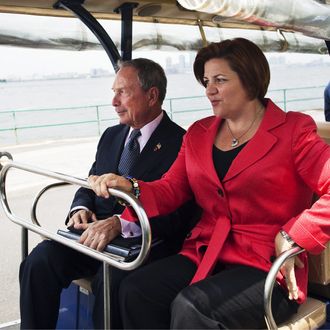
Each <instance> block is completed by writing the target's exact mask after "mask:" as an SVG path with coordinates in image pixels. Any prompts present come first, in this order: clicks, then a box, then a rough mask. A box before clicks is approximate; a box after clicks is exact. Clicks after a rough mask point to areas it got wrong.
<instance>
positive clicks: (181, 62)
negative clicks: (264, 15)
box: [0, 46, 330, 80]
mask: <svg viewBox="0 0 330 330" xmlns="http://www.w3.org/2000/svg"><path fill="white" fill-rule="evenodd" d="M0 52H1V55H0V56H1V61H0V79H9V80H11V79H14V80H17V79H33V78H40V77H44V76H47V75H56V74H71V75H73V74H78V75H79V74H93V71H95V70H96V71H102V70H104V71H108V72H109V73H110V74H111V73H114V71H113V68H112V65H111V62H110V60H109V58H108V56H107V54H106V53H105V51H102V50H89V51H64V50H44V49H42V50H38V49H29V48H18V47H5V46H0ZM266 56H267V58H268V60H269V62H270V63H275V62H281V63H287V64H294V63H313V62H315V61H324V62H325V63H329V64H330V56H327V55H318V54H297V53H266ZM134 57H148V58H151V59H153V60H155V61H157V62H159V64H161V65H162V66H163V67H164V69H166V70H167V71H168V72H169V73H177V72H179V73H180V72H183V71H191V69H192V63H193V60H194V57H195V52H188V51H181V52H180V51H167V52H165V51H156V50H152V51H136V52H133V58H134Z"/></svg>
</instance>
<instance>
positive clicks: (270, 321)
mask: <svg viewBox="0 0 330 330" xmlns="http://www.w3.org/2000/svg"><path fill="white" fill-rule="evenodd" d="M304 251H305V249H303V248H301V247H300V246H295V247H292V248H291V249H289V250H287V251H284V252H283V253H281V254H280V255H279V256H278V257H277V258H276V259H275V261H274V263H273V265H272V267H271V268H270V270H269V272H268V275H267V277H266V282H265V289H264V309H265V321H266V325H267V328H268V329H269V330H277V324H276V322H275V320H274V317H273V313H272V295H273V288H274V285H275V281H276V275H277V273H278V272H279V270H280V269H281V267H282V265H283V264H284V263H285V261H287V260H288V259H290V258H293V257H295V256H296V255H298V254H300V253H302V252H304Z"/></svg>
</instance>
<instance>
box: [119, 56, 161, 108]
mask: <svg viewBox="0 0 330 330" xmlns="http://www.w3.org/2000/svg"><path fill="white" fill-rule="evenodd" d="M118 67H119V69H121V68H125V67H133V68H135V69H136V70H137V72H138V79H139V81H140V84H141V88H142V89H143V90H144V91H147V90H149V89H150V88H151V87H156V88H157V89H158V91H159V97H158V100H159V103H160V104H163V101H164V99H165V95H166V86H167V79H166V75H165V72H164V70H163V68H162V67H161V66H160V65H159V64H158V63H156V62H154V61H152V60H149V59H147V58H135V59H133V60H129V61H119V62H118Z"/></svg>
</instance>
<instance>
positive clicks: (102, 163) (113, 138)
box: [71, 112, 197, 253]
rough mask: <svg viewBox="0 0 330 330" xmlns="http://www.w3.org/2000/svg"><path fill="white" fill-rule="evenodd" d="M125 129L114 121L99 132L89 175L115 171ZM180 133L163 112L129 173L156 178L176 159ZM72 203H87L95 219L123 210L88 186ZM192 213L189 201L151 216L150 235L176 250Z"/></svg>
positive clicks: (181, 134)
mask: <svg viewBox="0 0 330 330" xmlns="http://www.w3.org/2000/svg"><path fill="white" fill-rule="evenodd" d="M128 132H129V127H128V126H126V125H116V126H113V127H110V128H108V129H107V130H106V131H105V132H104V133H103V135H102V137H101V139H100V141H99V144H98V147H97V152H96V158H95V162H94V163H93V166H92V168H91V169H90V172H89V175H102V174H104V173H110V172H111V173H117V168H118V163H119V160H120V156H121V153H122V150H123V147H124V142H125V139H126V136H127V134H128ZM184 134H185V130H184V129H183V128H181V127H180V126H178V125H177V124H175V123H174V122H173V121H171V120H170V118H169V117H168V116H167V114H166V112H164V117H163V119H162V121H161V122H160V124H159V125H158V127H157V128H156V129H155V131H154V132H153V134H152V135H151V137H150V139H149V141H148V142H147V144H146V146H145V147H144V148H143V150H142V152H141V155H140V158H139V160H138V164H137V166H136V167H135V169H134V172H133V173H132V176H133V177H135V178H138V179H141V180H144V181H154V180H157V179H159V178H160V177H161V176H162V175H163V174H164V173H165V172H166V171H167V170H168V169H169V168H170V166H171V165H172V163H173V161H174V160H175V159H176V157H177V154H178V152H179V150H180V147H181V143H182V138H183V135H184ZM76 206H85V207H87V208H88V209H89V210H91V211H93V212H94V213H95V214H96V217H97V218H98V219H104V218H108V217H110V216H111V215H113V214H121V213H122V211H123V207H122V206H121V205H120V204H119V203H118V202H117V201H116V198H114V197H110V199H104V198H101V197H97V196H96V195H95V194H94V192H93V191H92V190H90V189H86V188H80V189H79V190H78V191H77V193H76V194H75V197H74V200H73V203H72V205H71V209H72V208H73V207H76ZM196 214H197V212H196V208H195V204H194V203H193V202H189V203H187V204H186V205H184V206H183V207H181V208H180V209H179V210H177V211H176V212H174V213H172V214H171V215H169V216H164V217H157V218H154V219H152V220H151V221H150V224H151V230H152V234H153V237H160V238H163V239H165V240H167V241H168V242H169V244H170V245H171V249H173V253H174V252H176V250H177V249H179V248H180V246H181V243H182V241H183V239H184V237H185V236H186V235H187V233H188V232H189V230H190V229H191V227H192V226H193V225H194V224H195V219H196ZM164 220H165V221H164Z"/></svg>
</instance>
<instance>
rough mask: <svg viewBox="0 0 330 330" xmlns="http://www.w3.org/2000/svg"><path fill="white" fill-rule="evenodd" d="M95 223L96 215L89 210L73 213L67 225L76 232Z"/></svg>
mask: <svg viewBox="0 0 330 330" xmlns="http://www.w3.org/2000/svg"><path fill="white" fill-rule="evenodd" d="M95 221H97V219H96V215H95V214H94V213H93V212H92V211H89V210H79V211H77V212H75V213H74V214H73V215H72V216H71V218H70V220H69V221H68V223H67V226H68V227H74V228H75V229H77V230H85V229H87V228H88V224H89V223H90V222H95Z"/></svg>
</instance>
